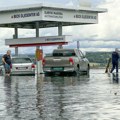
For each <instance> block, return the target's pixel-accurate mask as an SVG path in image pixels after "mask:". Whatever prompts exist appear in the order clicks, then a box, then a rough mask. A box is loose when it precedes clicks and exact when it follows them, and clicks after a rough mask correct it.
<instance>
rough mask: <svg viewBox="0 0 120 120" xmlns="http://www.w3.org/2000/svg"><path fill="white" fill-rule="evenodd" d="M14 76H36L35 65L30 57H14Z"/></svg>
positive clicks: (12, 70) (12, 69) (12, 72)
mask: <svg viewBox="0 0 120 120" xmlns="http://www.w3.org/2000/svg"><path fill="white" fill-rule="evenodd" d="M11 74H12V75H18V74H21V75H26V74H29V75H34V74H35V65H34V64H33V62H32V60H31V59H30V58H29V57H25V56H14V57H12V68H11Z"/></svg>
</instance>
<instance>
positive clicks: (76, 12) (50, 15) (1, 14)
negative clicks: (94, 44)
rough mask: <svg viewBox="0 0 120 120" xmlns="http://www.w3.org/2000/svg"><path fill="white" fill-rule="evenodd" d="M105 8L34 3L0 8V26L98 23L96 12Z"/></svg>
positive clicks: (33, 26)
mask: <svg viewBox="0 0 120 120" xmlns="http://www.w3.org/2000/svg"><path fill="white" fill-rule="evenodd" d="M106 11H107V10H106V9H101V8H91V7H79V8H76V7H65V6H59V5H49V4H35V5H27V6H16V7H11V8H2V9H0V27H7V28H15V26H17V28H27V29H29V28H30V29H35V28H36V26H35V22H39V28H47V27H58V25H59V23H61V24H62V26H71V25H84V24H96V23H98V13H103V12H106Z"/></svg>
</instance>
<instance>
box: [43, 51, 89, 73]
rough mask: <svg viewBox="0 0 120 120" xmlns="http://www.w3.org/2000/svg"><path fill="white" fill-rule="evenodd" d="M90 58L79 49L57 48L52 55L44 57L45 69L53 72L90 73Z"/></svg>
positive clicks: (47, 71)
mask: <svg viewBox="0 0 120 120" xmlns="http://www.w3.org/2000/svg"><path fill="white" fill-rule="evenodd" d="M89 69H90V64H89V61H88V59H87V58H86V57H85V55H84V54H83V53H82V51H81V50H78V49H55V50H54V51H53V53H52V55H51V56H50V55H49V56H45V57H44V59H43V71H44V72H45V74H51V73H53V74H54V73H75V74H76V73H81V72H85V73H87V74H88V73H89Z"/></svg>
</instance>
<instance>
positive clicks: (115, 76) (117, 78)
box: [112, 73, 119, 83]
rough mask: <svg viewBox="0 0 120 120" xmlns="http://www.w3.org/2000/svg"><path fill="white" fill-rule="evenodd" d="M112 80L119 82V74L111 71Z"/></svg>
mask: <svg viewBox="0 0 120 120" xmlns="http://www.w3.org/2000/svg"><path fill="white" fill-rule="evenodd" d="M112 80H113V83H119V74H118V73H112Z"/></svg>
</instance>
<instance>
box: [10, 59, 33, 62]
mask: <svg viewBox="0 0 120 120" xmlns="http://www.w3.org/2000/svg"><path fill="white" fill-rule="evenodd" d="M31 62H32V61H31V59H30V58H12V63H31Z"/></svg>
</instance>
